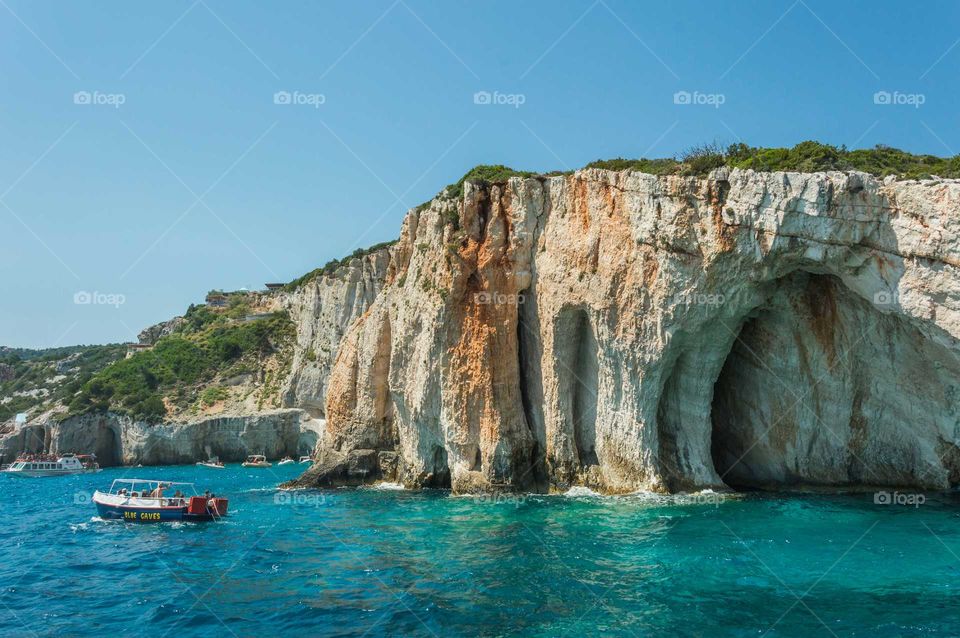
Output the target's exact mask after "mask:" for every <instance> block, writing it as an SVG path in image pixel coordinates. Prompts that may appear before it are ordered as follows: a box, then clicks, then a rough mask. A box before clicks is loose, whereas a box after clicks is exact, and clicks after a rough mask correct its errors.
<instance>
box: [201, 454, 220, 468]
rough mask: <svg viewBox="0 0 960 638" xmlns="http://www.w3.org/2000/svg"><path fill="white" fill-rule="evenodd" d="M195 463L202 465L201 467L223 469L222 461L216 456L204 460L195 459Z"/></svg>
mask: <svg viewBox="0 0 960 638" xmlns="http://www.w3.org/2000/svg"><path fill="white" fill-rule="evenodd" d="M197 465H202V466H203V467H212V468H213V469H215V470H222V469H223V461H221V460H220V459H219V458H218V457H216V456H215V457H213V458H212V459H207V460H206V461H197Z"/></svg>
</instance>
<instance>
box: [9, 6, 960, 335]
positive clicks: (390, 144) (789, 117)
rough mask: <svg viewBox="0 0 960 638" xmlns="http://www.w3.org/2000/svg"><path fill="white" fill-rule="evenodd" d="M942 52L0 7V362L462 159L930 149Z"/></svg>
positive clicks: (637, 28)
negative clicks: (712, 147) (738, 146)
mask: <svg viewBox="0 0 960 638" xmlns="http://www.w3.org/2000/svg"><path fill="white" fill-rule="evenodd" d="M958 39H960V3H957V2H953V1H947V2H924V3H916V2H898V3H895V2H876V1H864V2H859V1H856V2H855V1H850V2H842V1H838V0H833V1H819V0H797V1H796V2H793V1H792V0H786V1H780V0H763V1H756V2H753V1H737V2H719V1H717V0H711V1H708V2H700V1H682V2H663V1H659V2H639V1H627V0H597V1H596V2H594V1H593V0H570V1H559V2H547V1H542V2H539V1H538V2H517V1H507V0H503V1H501V0H485V1H483V2H466V1H463V2H459V1H457V2H454V1H444V2H426V1H422V0H396V1H393V0H386V1H379V0H378V1H370V2H359V1H347V0H344V1H342V2H326V1H319V0H314V1H303V2H294V1H290V0H284V1H283V2H266V1H264V2H228V1H226V0H197V1H196V2H193V1H192V0H186V1H184V2H181V1H174V0H171V1H169V2H151V3H147V2H133V3H131V2H126V3H120V2H87V1H83V0H78V1H76V2H67V1H51V2H40V1H38V0H34V1H28V0H0V59H2V70H0V136H2V141H0V237H2V240H3V251H2V252H0V268H2V273H3V279H2V283H0V286H2V288H0V292H2V306H0V307H2V312H0V344H4V345H14V346H30V347H50V346H54V345H70V344H77V343H104V342H115V341H129V340H135V338H136V336H135V335H136V332H137V331H139V330H140V329H141V328H143V327H144V326H146V325H149V324H151V323H155V322H157V321H160V320H163V319H166V318H169V317H171V316H173V315H175V314H180V313H182V312H183V311H184V309H185V308H186V307H187V305H188V304H190V303H191V302H198V301H201V300H202V299H203V296H204V295H205V293H206V292H207V291H208V290H210V289H212V288H224V289H236V288H240V287H248V288H252V287H258V286H260V285H262V284H263V283H264V282H267V281H289V280H290V279H293V278H294V277H297V276H299V275H301V274H303V273H304V272H306V271H308V270H311V269H312V268H315V267H316V266H318V265H321V264H323V263H325V262H326V261H327V260H329V259H331V258H333V257H340V256H342V255H344V254H346V253H349V252H351V251H353V250H354V249H355V248H357V247H360V246H366V245H369V244H372V243H376V242H379V241H384V240H387V239H392V238H394V237H396V236H397V234H398V232H399V227H400V222H401V220H402V217H403V215H404V213H405V211H406V210H407V209H408V208H410V207H412V206H415V205H416V204H418V203H420V202H421V201H424V200H426V199H429V198H430V197H431V196H432V195H433V194H435V193H436V192H437V191H438V190H439V189H440V188H441V187H442V186H443V185H445V184H448V183H450V182H453V181H456V180H457V179H458V178H459V177H460V176H461V175H462V174H463V173H464V172H466V171H467V170H468V169H469V168H470V167H471V166H474V165H476V164H507V165H509V166H512V167H514V168H517V169H527V170H541V171H546V170H552V169H568V168H576V167H580V166H582V165H584V164H586V163H587V162H589V161H592V160H595V159H600V158H611V157H617V156H623V157H641V156H647V157H662V156H670V155H674V154H676V153H677V152H679V151H682V150H683V149H685V148H687V147H689V146H691V145H693V144H697V143H701V142H706V141H714V140H715V141H719V142H721V143H729V142H733V141H737V140H743V141H745V142H747V143H749V144H751V145H754V146H761V145H762V146H783V145H793V144H795V143H797V142H799V141H802V140H805V139H817V140H821V141H825V142H830V143H834V144H846V145H848V146H849V147H857V148H859V147H868V146H873V145H875V144H878V143H884V144H889V145H892V146H897V147H901V148H904V149H907V150H910V151H913V152H925V153H934V154H937V155H954V154H956V153H957V150H956V149H960V127H958V126H957V124H958V106H960V100H958V98H960V86H958V83H957V78H958V71H960V45H958ZM681 91H686V92H687V93H689V94H690V99H689V102H691V103H687V104H684V103H680V104H677V103H675V98H674V95H675V93H677V92H681ZM878 91H886V92H888V93H889V94H890V96H891V98H890V100H889V102H891V103H888V104H884V103H881V104H877V103H875V99H874V94H875V93H876V92H878ZM278 92H286V93H280V94H279V95H277V96H276V98H275V94H277V93H278ZM481 92H486V93H487V94H489V99H487V98H488V95H486V94H484V93H481ZM477 93H481V94H480V95H479V96H477V97H476V98H475V94H477ZM288 94H289V95H288ZM680 101H681V102H683V101H684V99H683V96H681V98H680ZM882 101H883V99H881V102H882ZM277 102H279V103H277ZM477 102H480V103H477ZM84 293H87V294H86V295H85V294H84ZM93 293H98V294H97V295H94V294H93ZM78 301H79V302H81V303H77V302H78ZM88 301H89V303H85V302H88Z"/></svg>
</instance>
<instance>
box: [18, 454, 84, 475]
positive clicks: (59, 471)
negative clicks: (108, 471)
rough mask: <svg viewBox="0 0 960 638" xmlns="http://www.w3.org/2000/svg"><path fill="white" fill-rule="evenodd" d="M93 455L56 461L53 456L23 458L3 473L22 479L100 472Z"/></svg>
mask: <svg viewBox="0 0 960 638" xmlns="http://www.w3.org/2000/svg"><path fill="white" fill-rule="evenodd" d="M95 458H96V457H95V456H93V455H86V454H81V455H79V456H78V455H76V454H64V455H63V456H61V457H59V458H57V459H56V460H54V457H52V456H46V455H29V456H21V457H20V458H18V459H17V460H16V461H14V462H13V463H12V464H11V465H10V466H9V467H8V468H6V469H4V470H3V473H4V474H6V475H8V476H16V477H20V478H37V477H41V476H67V475H70V474H87V473H92V472H99V471H100V466H99V465H97V463H96V461H95V460H94V459H95Z"/></svg>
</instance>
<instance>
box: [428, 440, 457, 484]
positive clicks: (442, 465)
mask: <svg viewBox="0 0 960 638" xmlns="http://www.w3.org/2000/svg"><path fill="white" fill-rule="evenodd" d="M432 461H433V463H432V464H431V466H432V468H431V469H432V472H431V473H430V474H429V475H428V476H427V478H426V480H425V481H424V487H432V488H436V489H445V490H449V489H450V487H451V482H450V463H449V460H448V456H447V450H446V449H445V448H444V447H443V446H442V445H435V446H434V448H433V459H432Z"/></svg>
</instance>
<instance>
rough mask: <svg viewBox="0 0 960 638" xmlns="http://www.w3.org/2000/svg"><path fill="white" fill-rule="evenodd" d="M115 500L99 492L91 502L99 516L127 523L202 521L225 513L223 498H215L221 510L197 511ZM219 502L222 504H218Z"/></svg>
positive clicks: (185, 507)
mask: <svg viewBox="0 0 960 638" xmlns="http://www.w3.org/2000/svg"><path fill="white" fill-rule="evenodd" d="M115 501H116V499H115V498H113V497H112V495H105V494H102V493H99V492H98V493H96V494H94V495H93V502H94V504H95V505H96V506H97V514H98V515H99V516H100V518H102V519H104V520H108V521H127V522H129V523H176V522H187V523H202V522H205V521H213V520H216V519H218V518H220V517H221V516H223V515H225V514H226V501H225V500H224V499H216V501H218V503H217V506H219V507H221V508H222V509H221V511H217V509H216V508H215V507H203V506H201V507H200V508H199V510H202V511H198V508H196V507H193V508H191V507H190V506H188V505H182V506H165V507H149V506H146V507H145V506H141V505H124V504H121V503H117V502H115ZM204 501H205V499H204ZM211 502H213V501H211ZM221 502H222V505H221V504H220V503H221ZM191 510H193V511H191Z"/></svg>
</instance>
